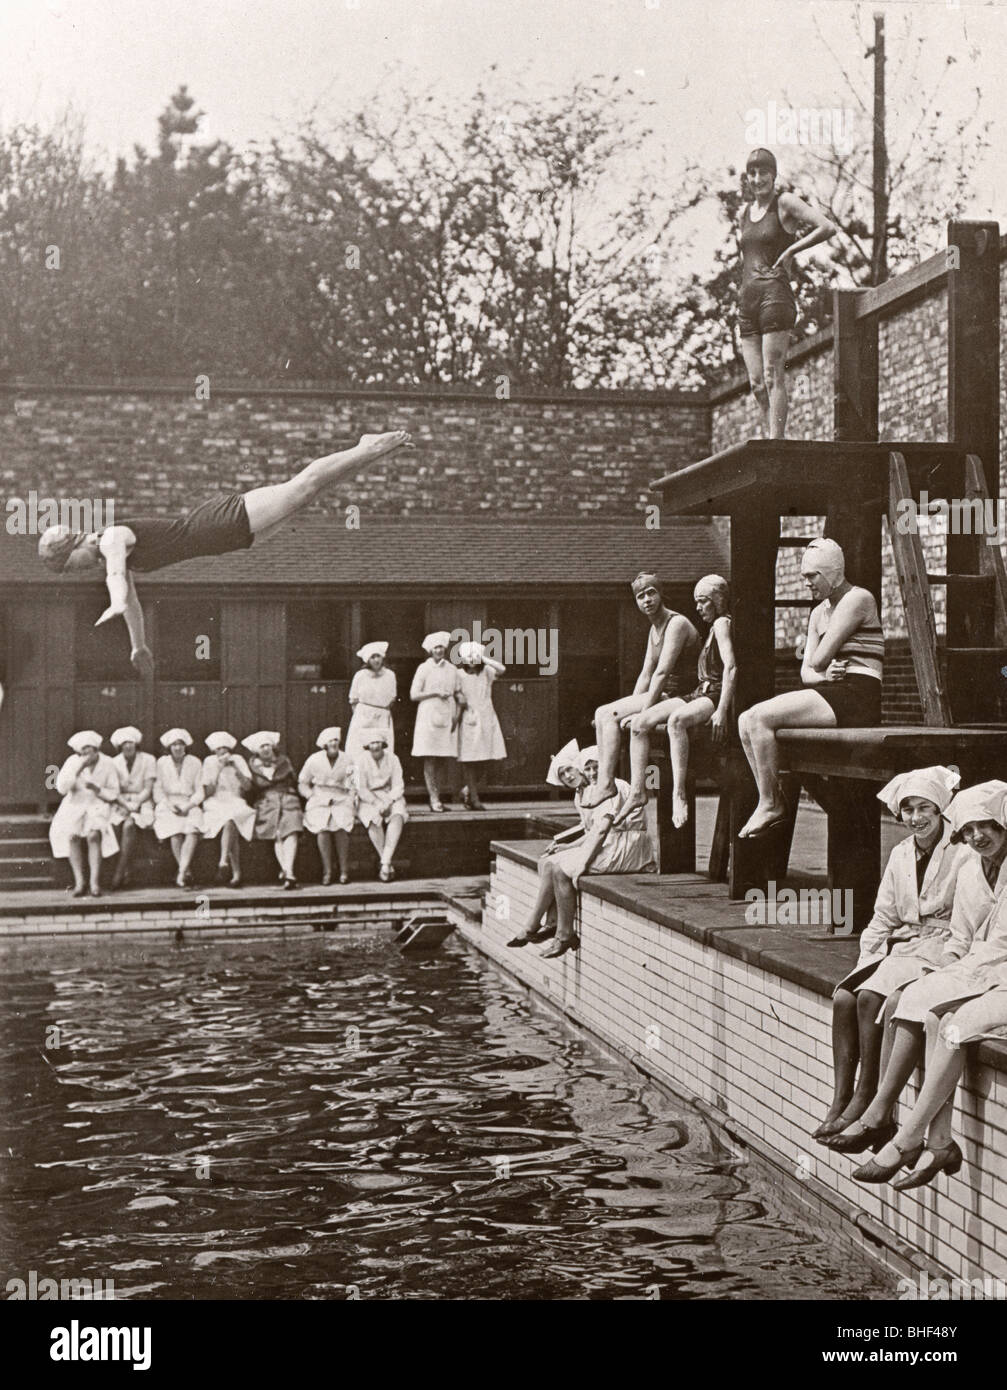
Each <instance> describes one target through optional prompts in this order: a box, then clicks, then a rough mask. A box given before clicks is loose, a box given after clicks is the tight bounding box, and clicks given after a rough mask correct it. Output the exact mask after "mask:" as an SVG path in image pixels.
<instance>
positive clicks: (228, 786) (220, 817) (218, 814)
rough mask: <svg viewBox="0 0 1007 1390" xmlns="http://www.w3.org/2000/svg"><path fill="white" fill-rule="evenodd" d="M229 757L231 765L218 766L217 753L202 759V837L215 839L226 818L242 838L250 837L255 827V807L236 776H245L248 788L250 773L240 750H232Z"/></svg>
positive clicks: (249, 785) (250, 781) (247, 838)
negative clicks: (233, 751)
mask: <svg viewBox="0 0 1007 1390" xmlns="http://www.w3.org/2000/svg"><path fill="white" fill-rule="evenodd" d="M231 758H232V760H233V761H232V762H231V763H230V765H221V762H220V759H219V757H218V756H217V754H216V753H211V754H210V756H209V757H208V758H204V759H203V774H202V782H203V805H202V813H203V837H204V839H207V840H215V839H216V838H217V836H218V835H219V834H220V832H221V831H222V830H223V828H224V826H225V825H227V823H228V822H229V821H233V822H234V824H235V825H236V826H237V827H238V834H239V835H240V836H241V837H242V839H245V840H250V839H251V838H252V831H253V830H254V829H255V807H254V806H251V805H250V804H249V802H248V800H247V796H246V793H245V792H243V791H242V789H241V781H240V779H239V776H238V774H239V773H240V774H241V775H242V776H244V777H245V778H247V781H246V782H245V787H246V789H247V788H250V787H251V784H252V774H251V772H249V770H248V764H247V763H246V762H245V760H244V758H243V757H242V756H241V755H240V754H239V753H232V754H231Z"/></svg>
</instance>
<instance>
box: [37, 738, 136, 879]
mask: <svg viewBox="0 0 1007 1390" xmlns="http://www.w3.org/2000/svg"><path fill="white" fill-rule="evenodd" d="M67 743H68V744H69V746H70V747H71V748H72V749H73V753H72V755H71V756H70V757H69V758H67V760H66V762H65V763H64V764H63V766H62V767H61V768H60V770H59V773H58V774H57V777H56V790H57V791H58V792H59V793H60V795H61V796H62V798H63V800H62V801H61V802H60V804H59V808H58V810H57V811H56V814H55V815H54V816H53V818H52V823H51V825H50V826H49V843H50V845H51V846H52V852H53V855H54V856H55V857H56V858H57V859H69V861H70V867H71V869H72V870H73V889H72V893H73V896H74V897H75V898H82V897H83V896H84V894H85V893H86V892H87V891H88V885H87V884H86V883H85V881H84V874H85V870H86V871H87V872H88V874H89V877H90V889H91V897H92V898H100V897H101V861H102V859H108V858H109V857H110V856H111V855H113V854H115V852H116V850H117V849H118V848H119V846H118V844H117V843H116V838H115V831H114V830H113V829H112V814H113V807H114V806H115V805H116V803H117V801H118V799H119V776H118V773H117V772H116V770H115V766H114V764H113V762H112V759H111V758H109V757H107V756H106V755H105V754H104V753H103V752H102V751H101V734H99V733H95V731H94V730H93V729H82V730H81V731H80V732H79V733H76V734H73V735H72V736H71V737H70V738H69V739H68V740H67Z"/></svg>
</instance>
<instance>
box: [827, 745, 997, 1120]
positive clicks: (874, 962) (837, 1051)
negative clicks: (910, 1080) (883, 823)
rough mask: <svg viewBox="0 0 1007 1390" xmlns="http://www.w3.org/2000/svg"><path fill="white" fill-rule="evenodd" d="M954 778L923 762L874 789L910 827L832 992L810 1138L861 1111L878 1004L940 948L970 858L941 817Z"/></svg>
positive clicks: (877, 1035)
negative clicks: (824, 1089)
mask: <svg viewBox="0 0 1007 1390" xmlns="http://www.w3.org/2000/svg"><path fill="white" fill-rule="evenodd" d="M958 782H959V774H958V771H957V769H952V768H947V767H923V768H917V769H915V770H914V771H912V772H903V773H900V774H899V775H898V776H897V777H894V778H892V780H891V781H890V782H889V783H888V785H887V786H886V787H883V788H882V789H881V791H880V792H878V799H879V801H883V802H884V804H885V805H886V806H887V807H888V809H889V810H890V811H891V813H892V815H893V816H895V817H897V818H898V819H899V820H901V821H902V823H903V824H904V825H907V826H909V827H910V829H911V830H912V832H913V833H912V834H911V835H910V836H909V837H908V838H907V839H905V840H902V841H900V842H899V844H897V845H896V846H895V848H894V849H893V850H892V852H891V855H890V856H889V859H888V863H887V864H886V865H885V871H884V874H883V875H882V877H881V883H880V886H879V887H878V895H877V898H876V899H875V903H874V915H873V916H872V918H871V920H870V922H869V923H868V925H867V927H866V928H865V929H864V932H863V934H862V936H861V938H860V956H859V959H858V960H857V964H856V966H855V967H854V969H853V970H852V971H850V973H849V974H848V975H847V976H846V977H845V978H844V979H842V980H840V982H839V984H838V985H837V986H836V989H835V993H834V994H833V1003H832V1057H833V1064H834V1069H835V1078H834V1083H833V1086H834V1089H833V1096H832V1103H831V1105H830V1106H829V1111H828V1114H827V1115H826V1117H825V1119H824V1121H823V1122H822V1123H821V1124H820V1125H819V1126H818V1128H817V1129H816V1130H815V1131H814V1132H813V1135H812V1137H813V1138H815V1139H819V1140H824V1139H827V1138H828V1137H829V1136H830V1135H832V1134H839V1133H840V1132H841V1131H842V1130H844V1129H846V1128H847V1127H848V1126H849V1125H850V1124H852V1123H853V1121H854V1120H857V1119H859V1118H860V1116H861V1115H862V1114H863V1112H864V1111H865V1110H866V1109H867V1107H868V1105H869V1104H870V1102H871V1100H872V1099H873V1097H874V1094H875V1092H876V1091H877V1088H878V1075H879V1067H880V1061H881V1042H882V1035H883V1026H882V1023H881V1021H880V1019H879V1017H878V1015H879V1013H880V1012H881V1009H882V1008H883V1006H884V1002H885V1000H886V999H887V998H888V996H889V995H890V994H892V993H893V992H894V991H895V990H898V989H902V988H903V986H905V985H907V984H909V983H910V982H911V981H913V980H918V979H919V978H920V976H921V975H924V974H926V972H927V971H928V970H933V969H934V967H935V966H936V964H937V962H938V961H939V960H940V958H941V956H942V955H943V953H944V947H945V943H946V942H947V941H948V939H949V938H950V935H951V909H952V904H953V901H954V894H955V885H956V883H957V881H958V871H959V869H960V868H961V867H962V865H963V864H964V863H965V861H966V860H967V859H968V858H970V857H973V858H974V856H973V855H972V852H971V850H969V849H968V848H967V847H966V846H965V845H961V844H952V843H951V827H950V825H949V824H948V822H947V821H946V820H944V818H943V815H942V812H944V811H945V810H946V809H947V807H948V804H949V802H950V801H951V798H952V797H953V796H954V794H955V791H956V789H957V787H958ZM858 1063H859V1072H858ZM854 1082H856V1085H855V1086H854Z"/></svg>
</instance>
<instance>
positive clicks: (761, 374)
mask: <svg viewBox="0 0 1007 1390" xmlns="http://www.w3.org/2000/svg"><path fill="white" fill-rule="evenodd" d="M789 346H790V331H789V329H784V330H783V331H782V332H778V333H764V334H763V335H762V336H761V337H753V338H742V340H741V355H742V357H743V358H744V359H745V369H746V370H747V372H748V382H749V385H750V386H751V388H752V395H753V396H754V397H755V402H756V404H757V405H758V407H759V417H760V419H761V422H762V432H763V435H764V437H765V438H766V439H783V438H785V437H786V431H787V413H788V410H789V401H788V399H787V371H786V364H787V348H788V347H789Z"/></svg>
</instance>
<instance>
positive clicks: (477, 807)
mask: <svg viewBox="0 0 1007 1390" xmlns="http://www.w3.org/2000/svg"><path fill="white" fill-rule="evenodd" d="M469 810H470V811H485V810H486V807H485V806H484V805H483V804H482V802H481V801H473V802H472V804H471V806H470V807H469Z"/></svg>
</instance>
